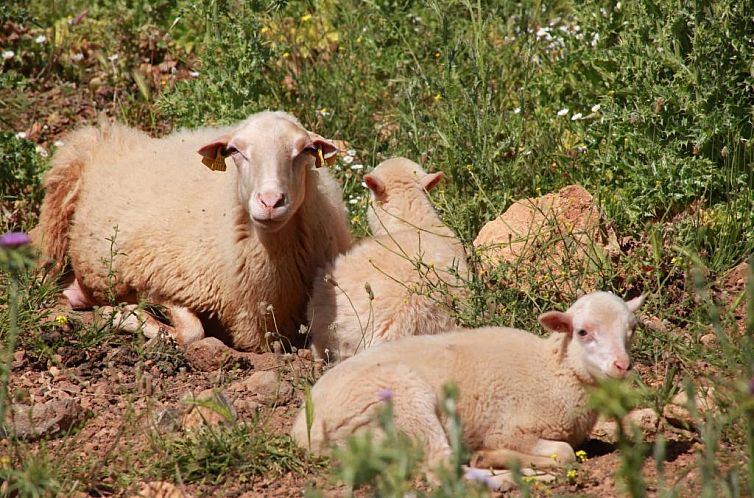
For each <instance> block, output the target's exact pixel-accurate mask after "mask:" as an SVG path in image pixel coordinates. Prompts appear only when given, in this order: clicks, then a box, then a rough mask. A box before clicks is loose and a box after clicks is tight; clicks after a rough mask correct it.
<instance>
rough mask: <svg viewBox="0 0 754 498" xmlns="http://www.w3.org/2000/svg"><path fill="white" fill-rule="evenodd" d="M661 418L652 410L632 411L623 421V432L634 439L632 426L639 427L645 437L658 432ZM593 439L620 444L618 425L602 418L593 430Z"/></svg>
mask: <svg viewBox="0 0 754 498" xmlns="http://www.w3.org/2000/svg"><path fill="white" fill-rule="evenodd" d="M659 423H660V417H659V416H658V415H657V412H656V411H655V410H654V409H652V408H639V409H636V410H631V411H630V412H628V415H626V416H625V418H624V419H623V432H624V433H625V434H626V435H627V436H628V437H632V434H633V430H632V428H631V427H632V426H636V427H638V428H639V429H640V430H641V432H642V433H643V434H645V435H647V434H653V433H655V432H657V429H658V425H659ZM591 438H592V439H597V440H599V441H603V442H605V443H610V444H615V443H617V442H618V425H617V424H616V423H615V421H614V420H611V419H607V418H603V417H600V418H599V419H597V423H596V424H595V426H594V428H593V429H592V434H591Z"/></svg>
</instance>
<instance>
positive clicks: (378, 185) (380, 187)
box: [364, 173, 385, 198]
mask: <svg viewBox="0 0 754 498" xmlns="http://www.w3.org/2000/svg"><path fill="white" fill-rule="evenodd" d="M364 183H366V184H367V187H369V190H371V191H372V192H374V195H375V197H377V198H380V197H381V196H382V194H384V193H385V182H383V181H382V180H380V179H379V178H377V177H376V176H374V175H373V174H372V173H367V174H366V175H364Z"/></svg>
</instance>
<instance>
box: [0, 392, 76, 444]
mask: <svg viewBox="0 0 754 498" xmlns="http://www.w3.org/2000/svg"><path fill="white" fill-rule="evenodd" d="M84 417H85V412H84V409H83V408H82V407H81V405H80V404H79V403H78V402H77V401H75V400H73V399H70V398H69V399H58V400H50V401H48V402H47V403H44V404H36V405H33V406H29V405H14V406H12V407H11V409H10V412H9V413H8V416H7V419H6V427H7V428H6V429H5V430H3V431H2V433H3V435H5V434H7V433H10V434H14V435H15V436H16V437H19V438H22V439H29V440H34V439H38V438H41V437H47V436H54V435H58V434H60V433H63V432H66V431H68V430H69V429H71V428H73V427H75V426H76V425H78V424H79V423H81V422H82V421H83V420H84Z"/></svg>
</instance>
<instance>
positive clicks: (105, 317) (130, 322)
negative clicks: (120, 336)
mask: <svg viewBox="0 0 754 498" xmlns="http://www.w3.org/2000/svg"><path fill="white" fill-rule="evenodd" d="M94 319H95V322H98V323H100V324H102V323H103V322H107V323H108V324H109V325H111V326H112V328H114V329H116V330H120V331H122V332H130V333H139V332H142V333H143V334H144V335H145V336H146V337H148V338H149V339H151V338H153V337H156V336H157V335H158V334H159V333H160V332H166V333H167V334H168V335H170V336H171V337H175V330H174V329H173V327H171V326H170V325H165V324H164V323H162V322H160V321H158V320H157V319H156V318H154V317H153V316H151V315H150V314H149V313H147V312H146V311H144V310H143V309H140V308H139V307H138V306H137V305H135V304H129V305H127V306H123V307H121V308H116V307H113V306H101V307H99V308H97V310H96V312H95V315H94Z"/></svg>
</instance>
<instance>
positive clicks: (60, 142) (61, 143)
mask: <svg viewBox="0 0 754 498" xmlns="http://www.w3.org/2000/svg"><path fill="white" fill-rule="evenodd" d="M52 145H54V146H55V147H62V146H63V145H65V143H64V142H63V141H62V140H55V141H54V142H53V143H52Z"/></svg>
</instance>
